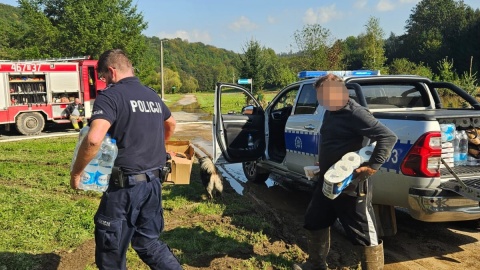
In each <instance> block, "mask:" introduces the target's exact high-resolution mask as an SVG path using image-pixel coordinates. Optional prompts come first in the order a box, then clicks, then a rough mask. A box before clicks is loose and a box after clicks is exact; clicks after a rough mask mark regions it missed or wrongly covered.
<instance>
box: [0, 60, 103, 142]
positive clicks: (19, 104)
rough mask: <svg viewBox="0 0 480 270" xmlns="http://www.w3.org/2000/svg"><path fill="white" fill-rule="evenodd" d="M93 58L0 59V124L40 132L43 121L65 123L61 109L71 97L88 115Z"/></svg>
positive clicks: (98, 84) (97, 86)
mask: <svg viewBox="0 0 480 270" xmlns="http://www.w3.org/2000/svg"><path fill="white" fill-rule="evenodd" d="M96 67H97V60H91V59H90V57H88V56H85V57H71V58H56V59H44V60H23V61H4V60H0V124H4V125H6V130H9V129H10V127H11V125H14V126H15V128H16V129H17V130H18V132H20V133H21V134H24V135H35V134H38V133H40V132H41V131H42V130H43V129H44V127H45V123H46V122H47V121H48V122H54V123H69V122H70V121H69V120H68V117H67V115H66V113H65V109H66V107H67V106H68V104H69V103H71V102H73V101H74V99H75V98H80V100H81V102H82V103H83V104H84V106H85V117H86V118H90V116H91V111H92V106H93V101H94V100H95V97H96V95H97V91H99V90H101V89H104V88H105V86H106V85H105V83H104V82H102V81H101V80H99V79H98V76H97V70H96Z"/></svg>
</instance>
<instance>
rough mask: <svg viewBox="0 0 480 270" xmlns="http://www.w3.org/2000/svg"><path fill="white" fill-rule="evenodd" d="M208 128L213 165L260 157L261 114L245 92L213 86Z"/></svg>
mask: <svg viewBox="0 0 480 270" xmlns="http://www.w3.org/2000/svg"><path fill="white" fill-rule="evenodd" d="M212 124H213V125H212V133H213V134H212V137H213V161H214V162H215V163H217V164H221V163H225V162H228V163H238V162H244V161H254V160H257V159H258V158H260V157H262V155H264V153H265V112H264V110H263V108H262V106H261V105H260V103H259V102H258V101H257V100H256V99H255V98H254V97H253V95H252V94H251V93H250V91H249V90H247V89H246V88H243V87H241V86H239V85H236V84H230V83H221V82H219V83H217V85H216V87H215V102H214V114H213V123H212ZM222 154H223V157H222V156H221V155H222Z"/></svg>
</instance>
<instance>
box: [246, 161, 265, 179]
mask: <svg viewBox="0 0 480 270" xmlns="http://www.w3.org/2000/svg"><path fill="white" fill-rule="evenodd" d="M242 168H243V173H244V174H245V177H247V180H248V181H252V182H254V183H265V181H267V179H268V176H269V175H270V172H268V171H264V170H261V169H260V170H259V168H258V167H257V162H256V161H247V162H243V163H242Z"/></svg>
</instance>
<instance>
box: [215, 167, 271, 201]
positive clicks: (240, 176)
mask: <svg viewBox="0 0 480 270" xmlns="http://www.w3.org/2000/svg"><path fill="white" fill-rule="evenodd" d="M218 169H219V170H220V171H221V172H222V175H223V178H224V179H225V180H227V181H228V182H229V183H230V186H231V187H232V188H233V189H234V190H235V192H237V193H238V194H240V195H243V190H244V187H243V185H245V184H246V183H247V178H246V177H245V174H244V173H243V169H242V164H241V163H235V164H223V165H220V166H218ZM265 185H266V186H267V187H268V188H271V187H273V186H276V185H277V184H276V183H275V182H274V181H273V180H272V179H270V178H269V179H267V181H265Z"/></svg>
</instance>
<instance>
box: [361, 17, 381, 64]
mask: <svg viewBox="0 0 480 270" xmlns="http://www.w3.org/2000/svg"><path fill="white" fill-rule="evenodd" d="M365 27H366V32H365V34H364V35H363V36H362V38H361V39H362V40H363V50H364V51H363V67H364V68H367V69H372V70H380V69H382V68H383V65H384V63H385V60H386V59H385V48H384V46H385V41H384V40H383V36H384V32H383V30H382V28H381V27H380V21H379V19H378V18H375V17H370V19H369V20H368V22H367V24H366V25H365Z"/></svg>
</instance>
